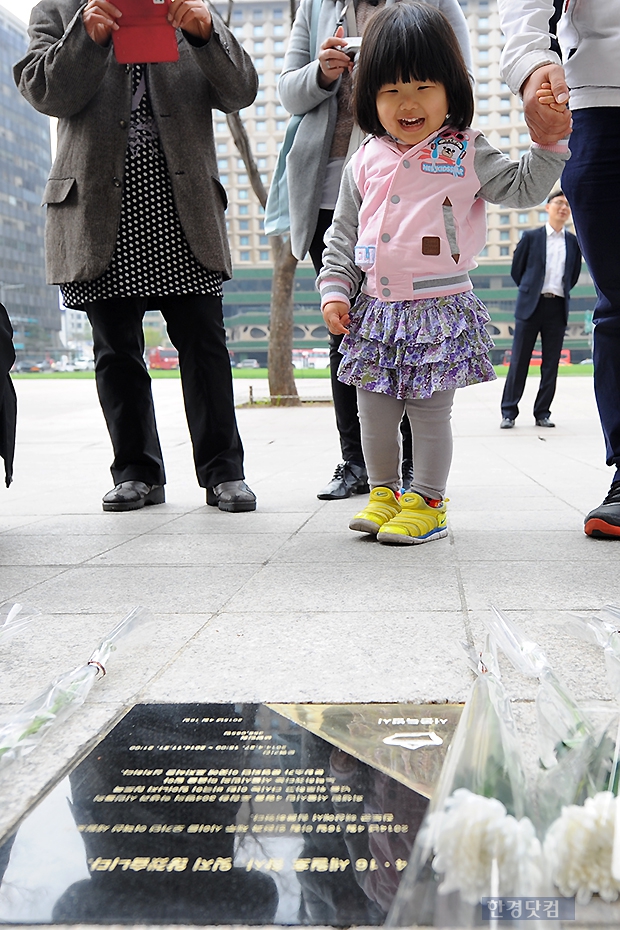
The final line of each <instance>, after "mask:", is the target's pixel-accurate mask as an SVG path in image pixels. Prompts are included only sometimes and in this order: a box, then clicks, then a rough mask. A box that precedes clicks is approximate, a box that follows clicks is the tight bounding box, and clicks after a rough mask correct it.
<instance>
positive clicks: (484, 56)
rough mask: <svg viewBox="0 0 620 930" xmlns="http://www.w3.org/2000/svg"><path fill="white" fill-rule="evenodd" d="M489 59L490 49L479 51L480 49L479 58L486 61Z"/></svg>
mask: <svg viewBox="0 0 620 930" xmlns="http://www.w3.org/2000/svg"><path fill="white" fill-rule="evenodd" d="M488 57H489V50H488V48H479V49H478V58H481V59H483V60H485V61H486V59H487V58H488Z"/></svg>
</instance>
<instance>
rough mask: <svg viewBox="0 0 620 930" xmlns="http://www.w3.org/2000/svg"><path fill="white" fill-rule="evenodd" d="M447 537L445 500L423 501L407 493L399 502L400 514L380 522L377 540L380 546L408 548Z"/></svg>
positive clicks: (422, 498) (420, 496)
mask: <svg viewBox="0 0 620 930" xmlns="http://www.w3.org/2000/svg"><path fill="white" fill-rule="evenodd" d="M447 535H448V524H447V517H446V500H441V501H440V500H437V501H427V500H426V498H424V497H422V495H421V494H416V493H415V492H414V491H407V492H406V493H405V494H403V496H402V497H401V499H400V513H398V514H396V516H394V517H392V519H391V520H389V521H388V522H387V523H383V525H382V526H381V527H380V529H379V532H378V533H377V539H378V540H379V542H382V543H397V544H399V543H400V544H401V545H411V544H412V543H414V544H415V543H425V542H430V541H431V540H432V539H441V538H442V536H447Z"/></svg>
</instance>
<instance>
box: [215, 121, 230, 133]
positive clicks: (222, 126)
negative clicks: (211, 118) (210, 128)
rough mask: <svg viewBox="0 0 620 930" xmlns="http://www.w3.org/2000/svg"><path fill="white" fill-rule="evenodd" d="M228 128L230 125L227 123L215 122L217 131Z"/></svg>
mask: <svg viewBox="0 0 620 930" xmlns="http://www.w3.org/2000/svg"><path fill="white" fill-rule="evenodd" d="M227 128H228V127H227V125H226V123H216V124H215V131H216V132H226V129H227Z"/></svg>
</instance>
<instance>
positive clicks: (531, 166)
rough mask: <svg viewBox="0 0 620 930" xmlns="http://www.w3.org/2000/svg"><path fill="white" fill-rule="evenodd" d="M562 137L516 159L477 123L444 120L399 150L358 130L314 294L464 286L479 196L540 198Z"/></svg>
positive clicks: (386, 294) (429, 291) (427, 292)
mask: <svg viewBox="0 0 620 930" xmlns="http://www.w3.org/2000/svg"><path fill="white" fill-rule="evenodd" d="M568 157H569V152H568V145H567V143H566V142H565V141H562V142H559V143H557V144H556V145H552V146H539V145H536V144H535V143H532V146H531V148H530V151H529V152H527V154H525V155H524V156H523V157H522V158H521V159H520V160H519V161H518V162H515V161H511V159H509V158H508V157H507V156H506V155H504V154H503V153H502V152H500V151H498V150H497V149H496V148H494V147H493V146H492V145H490V143H489V142H488V141H487V139H486V138H485V137H484V135H483V134H482V133H481V132H478V131H477V130H474V129H467V130H466V131H464V132H460V131H458V130H453V129H450V128H444V129H442V130H440V132H439V133H436V134H433V135H432V136H429V137H428V138H427V139H425V140H424V141H423V142H420V143H418V145H416V146H413V147H412V148H411V149H409V150H408V151H407V152H405V153H403V152H401V151H400V149H399V148H398V146H397V145H396V143H395V142H393V141H392V140H391V139H390V138H388V137H385V136H384V137H381V138H379V137H375V136H370V137H368V138H367V139H366V140H365V141H364V143H363V144H362V145H361V146H360V148H359V149H358V151H357V152H356V153H355V155H354V156H353V158H352V159H351V161H350V162H349V164H348V165H347V167H346V168H345V171H344V174H343V177H342V182H341V185H340V194H339V197H338V203H337V204H336V210H335V212H334V219H333V224H332V226H331V227H330V229H329V230H328V232H327V234H326V237H325V241H326V248H325V252H324V253H323V268H322V271H321V274H320V275H319V277H318V279H317V284H318V287H319V289H320V291H321V304H322V305H325V303H327V302H328V301H330V300H339V301H342V302H344V303H349V298H350V297H351V296H352V295H355V294H356V293H357V290H358V287H359V285H360V282H362V286H361V290H362V292H363V293H364V294H368V295H370V296H371V297H378V298H379V299H381V300H386V301H401V300H420V299H422V298H427V297H443V296H447V295H449V294H459V293H462V292H463V291H469V290H471V288H472V283H471V280H470V277H469V271H470V270H471V269H472V268H475V267H476V261H475V256H476V255H477V254H478V253H479V252H480V251H481V250H482V249H483V248H484V246H485V243H486V213H485V205H484V201H489V203H499V204H502V205H504V206H506V207H517V208H524V207H525V208H527V207H533V206H536V205H537V204H539V203H541V202H542V201H543V200H544V199H545V197H546V196H547V194H548V193H549V191H550V190H551V188H552V187H553V185H554V183H555V182H556V180H557V179H558V178H559V176H560V174H561V172H562V168H563V167H564V162H565V161H566V160H567V159H568Z"/></svg>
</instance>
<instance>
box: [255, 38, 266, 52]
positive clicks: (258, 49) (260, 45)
mask: <svg viewBox="0 0 620 930" xmlns="http://www.w3.org/2000/svg"><path fill="white" fill-rule="evenodd" d="M264 51H265V43H264V42H263V41H262V40H261V41H260V42H255V43H254V54H255V55H260V54H261V52H264Z"/></svg>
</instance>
